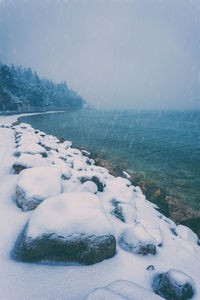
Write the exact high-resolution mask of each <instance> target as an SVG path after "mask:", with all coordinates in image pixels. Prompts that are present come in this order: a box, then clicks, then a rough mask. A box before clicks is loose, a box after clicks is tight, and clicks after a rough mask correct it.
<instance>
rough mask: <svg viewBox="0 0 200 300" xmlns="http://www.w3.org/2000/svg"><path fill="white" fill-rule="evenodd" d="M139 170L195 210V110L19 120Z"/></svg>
mask: <svg viewBox="0 0 200 300" xmlns="http://www.w3.org/2000/svg"><path fill="white" fill-rule="evenodd" d="M21 119H22V121H23V122H27V123H30V124H31V125H32V126H33V127H34V128H38V129H40V130H42V131H45V132H46V133H48V134H53V135H56V136H58V137H64V138H65V139H68V140H71V141H72V142H73V145H79V146H84V147H85V148H86V149H87V150H89V151H92V152H97V153H102V154H103V155H104V157H105V158H106V159H109V160H110V161H111V162H112V163H114V164H116V165H119V164H120V165H122V166H123V167H124V168H125V169H126V170H127V171H134V172H141V173H142V174H143V175H144V176H145V177H147V178H151V179H152V180H153V181H154V182H155V183H157V184H158V185H159V186H160V187H163V188H165V189H167V192H168V194H169V195H172V196H174V197H178V198H179V199H180V200H181V201H183V202H184V203H187V204H190V206H192V207H194V208H198V209H200V111H190V112H175V111H174V112H147V111H146V112H144V111H140V112H137V111H86V110H82V111H69V112H65V113H56V114H47V115H35V116H29V117H23V118H21Z"/></svg>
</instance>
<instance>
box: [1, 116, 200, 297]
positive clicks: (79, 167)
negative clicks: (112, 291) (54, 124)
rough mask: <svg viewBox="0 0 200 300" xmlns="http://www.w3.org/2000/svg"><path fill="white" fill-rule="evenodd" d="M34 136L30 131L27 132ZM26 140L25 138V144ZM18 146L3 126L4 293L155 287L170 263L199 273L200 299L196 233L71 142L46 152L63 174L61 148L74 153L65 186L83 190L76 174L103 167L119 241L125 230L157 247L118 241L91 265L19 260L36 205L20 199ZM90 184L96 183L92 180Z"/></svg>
mask: <svg viewBox="0 0 200 300" xmlns="http://www.w3.org/2000/svg"><path fill="white" fill-rule="evenodd" d="M17 117H18V116H9V117H0V124H10V123H12V122H15V121H16V120H17ZM29 138H30V136H28V137H27V139H29ZM25 139H26V138H25ZM44 139H45V138H44ZM44 142H46V144H47V143H50V144H51V145H52V146H53V137H51V138H50V139H48V140H47V138H46V140H44ZM25 145H26V143H25V141H24V143H23V147H25ZM24 149H25V148H24ZM24 151H25V150H24ZM14 152H16V144H15V138H14V130H13V129H11V128H0V178H1V180H0V243H1V247H0V286H1V289H0V299H2V300H11V299H13V300H14V299H15V300H18V299H19V300H22V299H27V300H32V299H34V300H35V299H39V300H43V299H44V300H50V299H52V300H55V299H59V300H61V299H70V300H75V299H76V300H78V299H83V298H84V297H85V296H86V295H87V294H88V293H89V292H91V291H92V290H93V289H95V288H98V287H105V286H107V285H108V284H110V283H111V282H113V281H114V280H128V281H132V282H134V283H136V284H138V285H140V286H142V287H144V288H146V289H148V290H150V291H152V286H151V285H152V280H153V277H154V275H155V274H157V273H162V272H167V271H168V270H169V269H170V268H173V269H178V270H180V271H182V272H184V273H186V274H187V275H189V276H190V277H192V278H193V279H194V281H195V285H196V294H195V296H194V297H193V299H196V300H198V299H200V246H199V245H198V240H197V237H196V236H195V234H193V233H192V232H191V231H190V230H189V229H188V230H187V228H185V227H183V226H182V227H176V225H175V224H174V223H173V222H172V221H170V220H169V219H167V218H165V217H164V216H162V215H161V214H160V213H159V212H158V211H157V210H155V208H154V206H153V204H151V203H150V202H148V201H147V200H146V199H145V196H144V195H143V194H142V192H141V191H140V189H139V188H134V187H133V186H127V183H128V181H127V180H125V179H122V178H114V177H113V176H111V175H109V174H108V173H107V171H106V170H105V169H103V168H98V167H96V166H93V165H87V164H86V159H85V158H84V157H83V156H82V154H81V153H79V152H78V151H77V154H75V152H76V151H75V149H71V148H68V150H67V152H65V150H64V149H61V148H60V149H59V150H58V152H56V151H51V153H50V154H49V155H48V157H47V158H45V159H46V160H47V162H48V164H51V163H52V161H53V163H54V164H55V165H56V166H58V167H60V169H61V170H62V172H63V174H64V172H65V171H64V170H63V168H64V167H63V164H62V163H63V161H62V162H61V160H60V159H58V154H59V155H61V154H62V155H63V156H64V155H68V158H70V159H69V160H68V167H70V170H71V179H70V180H67V181H66V180H65V181H64V180H63V181H62V185H63V188H62V191H63V192H65V191H70V192H73V191H75V192H77V191H79V192H80V191H81V189H82V185H81V184H80V183H79V182H78V180H77V178H79V177H80V176H81V175H83V174H84V175H86V174H88V176H89V175H91V174H92V175H93V174H97V173H98V174H99V176H100V177H101V178H102V181H105V183H106V188H105V189H104V191H103V192H97V197H98V198H99V199H100V201H101V205H102V209H103V211H104V213H105V214H106V217H107V218H108V220H109V222H110V223H111V224H112V228H113V231H114V234H115V237H116V240H117V242H118V241H120V240H122V238H120V237H122V233H123V232H126V233H127V234H126V235H125V234H124V236H123V238H124V239H127V240H128V242H132V243H133V244H134V243H137V241H140V240H144V242H145V241H149V239H150V242H151V243H154V244H155V246H156V249H157V253H156V255H148V256H142V255H139V254H136V253H133V252H131V251H129V252H128V251H127V249H123V243H122V242H121V247H120V246H119V244H120V243H118V244H117V253H116V255H115V256H114V257H112V258H110V259H107V260H104V261H102V262H100V263H96V264H94V265H90V266H82V265H78V264H73V263H70V264H67V263H52V262H48V261H46V262H41V263H24V262H19V261H15V260H14V259H13V258H12V257H11V252H12V249H13V247H14V245H15V242H16V240H17V238H18V236H19V234H20V233H21V231H22V230H23V228H24V226H25V224H26V223H27V221H28V219H29V218H30V217H31V215H32V214H34V210H33V211H27V212H24V211H22V210H21V208H19V207H18V206H17V205H16V184H17V181H18V177H19V176H20V175H18V174H13V170H12V165H13V163H14V162H15V161H16V157H15V156H13V154H14ZM68 173H70V172H68ZM87 188H88V187H87ZM89 189H93V187H91V186H90V187H89ZM93 192H94V191H93ZM112 199H118V201H119V202H120V203H121V206H122V212H123V217H124V221H125V222H122V221H121V220H120V219H119V218H116V216H114V215H113V213H112V208H113V206H112V204H111V200H112ZM45 201H46V200H45ZM137 224H139V226H138V225H137ZM135 225H137V228H135V229H134V230H135V231H134V234H133V235H131V234H130V233H129V231H131V230H132V228H133V227H134V226H135ZM174 232H176V234H174ZM131 239H133V241H131ZM136 246H137V245H136ZM129 250H130V249H129ZM150 265H153V266H154V268H155V270H147V267H148V266H150ZM102 299H104V298H102ZM137 299H138V300H139V299H141V300H142V298H137ZM147 299H148V298H147ZM149 299H150V298H149ZM106 300H107V299H106Z"/></svg>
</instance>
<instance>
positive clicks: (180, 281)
mask: <svg viewBox="0 0 200 300" xmlns="http://www.w3.org/2000/svg"><path fill="white" fill-rule="evenodd" d="M167 273H168V275H169V278H170V280H171V281H173V282H175V283H176V284H177V285H179V286H184V285H185V284H186V283H190V284H191V286H195V283H194V280H193V279H192V278H191V277H190V276H188V275H187V274H185V273H184V272H180V271H179V270H175V269H170V270H169V271H168V272H167Z"/></svg>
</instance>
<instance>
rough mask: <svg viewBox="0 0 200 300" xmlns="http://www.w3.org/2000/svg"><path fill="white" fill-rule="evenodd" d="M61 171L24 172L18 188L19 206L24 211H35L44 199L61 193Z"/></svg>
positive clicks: (56, 169) (20, 177)
mask: <svg viewBox="0 0 200 300" xmlns="http://www.w3.org/2000/svg"><path fill="white" fill-rule="evenodd" d="M61 188H62V187H61V171H60V170H59V169H58V168H56V167H52V166H50V167H37V168H31V169H25V170H23V171H22V172H21V173H20V175H19V178H18V181H17V186H16V201H17V205H18V206H19V207H21V208H22V210H23V211H28V210H33V209H34V208H36V207H37V206H38V205H39V204H40V203H41V202H42V201H43V200H44V199H46V198H49V197H51V196H54V195H57V194H59V193H61Z"/></svg>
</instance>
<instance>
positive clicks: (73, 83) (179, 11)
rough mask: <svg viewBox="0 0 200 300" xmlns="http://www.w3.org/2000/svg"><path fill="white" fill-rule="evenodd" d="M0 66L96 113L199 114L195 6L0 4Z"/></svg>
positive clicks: (173, 1)
mask: <svg viewBox="0 0 200 300" xmlns="http://www.w3.org/2000/svg"><path fill="white" fill-rule="evenodd" d="M0 61H1V62H2V63H5V64H9V65H10V64H12V63H13V64H14V65H22V66H25V67H29V66H30V67H31V68H32V69H33V70H36V71H37V72H38V74H39V75H40V76H46V77H47V78H50V79H52V80H54V81H55V82H60V81H64V80H66V81H67V84H68V86H69V87H70V88H72V89H74V90H75V91H77V92H78V93H79V94H80V95H81V96H82V97H83V98H84V99H86V100H87V102H88V103H90V104H92V105H95V106H96V107H97V108H108V109H110V108H116V109H118V108H123V109H124V108H125V109H134V108H135V109H200V1H199V0H194V1H189V0H163V1H161V0H160V1H159V0H154V1H153V0H134V1H131V0H129V1H128V0H121V1H120V0H118V1H117V0H116V1H114V0H113V1H112V0H105V1H103V0H77V1H75V0H71V1H70V0H69V1H64V0H63V1H56V0H49V1H41V0H32V1H31V0H27V1H22V0H15V1H9V0H8V1H6V0H0Z"/></svg>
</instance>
